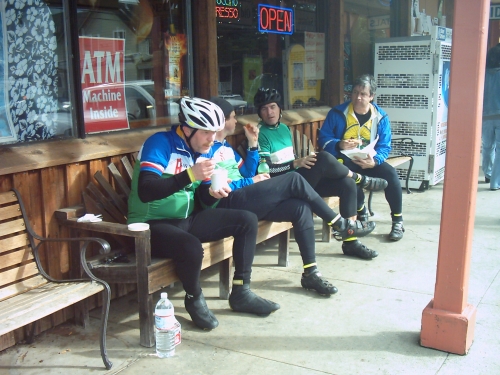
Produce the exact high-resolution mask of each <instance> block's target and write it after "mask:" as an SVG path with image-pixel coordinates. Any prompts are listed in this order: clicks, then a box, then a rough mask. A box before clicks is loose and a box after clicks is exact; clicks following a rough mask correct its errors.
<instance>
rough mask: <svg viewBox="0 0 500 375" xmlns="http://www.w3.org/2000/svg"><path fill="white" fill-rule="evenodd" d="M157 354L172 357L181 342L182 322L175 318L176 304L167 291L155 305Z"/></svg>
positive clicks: (161, 356) (162, 356)
mask: <svg viewBox="0 0 500 375" xmlns="http://www.w3.org/2000/svg"><path fill="white" fill-rule="evenodd" d="M155 335H156V355H157V356H158V357H160V358H168V357H172V356H173V355H174V354H175V347H176V346H177V345H179V344H180V343H181V324H180V323H179V322H178V321H177V319H175V316H174V306H173V305H172V302H170V300H169V299H168V294H167V293H162V294H161V298H160V300H159V301H158V303H157V304H156V307H155Z"/></svg>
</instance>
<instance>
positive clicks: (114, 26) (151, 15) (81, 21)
mask: <svg viewBox="0 0 500 375" xmlns="http://www.w3.org/2000/svg"><path fill="white" fill-rule="evenodd" d="M183 15H184V6H183V2H182V1H180V0H175V1H173V0H141V1H137V0H101V1H95V0H79V1H78V35H79V37H80V38H79V39H80V55H81V56H80V57H81V58H82V59H84V60H82V61H81V69H82V72H81V73H82V88H83V90H84V92H85V90H91V91H96V92H98V93H99V92H101V91H102V89H103V88H104V87H105V88H106V89H108V88H109V87H110V86H111V88H110V90H111V91H112V92H114V93H120V94H121V95H120V97H119V99H116V98H117V97H116V96H115V97H114V99H115V100H110V101H108V102H104V101H101V102H97V101H95V102H85V95H84V103H83V106H84V116H85V119H86V120H85V128H86V132H87V133H89V132H99V131H109V130H120V129H127V128H139V127H144V126H160V125H161V126H163V125H169V124H171V123H176V122H178V116H177V114H178V105H177V103H176V101H177V99H178V98H180V97H181V96H182V95H189V94H190V92H189V79H188V77H189V74H188V69H189V66H188V62H187V46H188V41H187V36H186V30H185V22H184V17H183ZM84 39H85V40H86V44H85V45H83V43H82V41H83V40H84ZM113 40H115V41H116V44H115V45H108V44H106V43H107V42H108V41H113ZM122 42H123V46H121V45H120V43H122ZM85 53H87V59H88V58H89V56H90V60H88V61H90V62H88V61H87V60H85ZM89 65H91V66H92V68H91V69H94V70H95V72H94V73H95V77H96V79H95V81H92V80H91V79H90V78H91V77H90V74H89V71H88V69H89ZM86 69H87V70H86ZM99 69H101V76H100V80H99V79H97V76H98V73H99ZM117 70H119V71H120V73H121V71H122V70H123V77H122V76H120V75H119V74H118V73H117ZM113 74H114V75H113ZM106 80H107V81H106ZM91 108H92V111H95V110H96V108H98V110H99V111H104V112H103V113H104V114H103V116H104V117H106V118H105V119H102V121H101V119H96V118H95V117H94V118H91V117H90V116H89V113H90V109H91ZM110 108H112V111H111V112H109V109H110ZM115 110H116V111H115ZM106 111H108V112H109V113H108V112H106ZM92 113H94V112H92ZM108 115H109V116H111V118H108V117H107V116H108ZM92 121H93V122H92ZM106 121H107V122H108V123H106V124H104V122H106ZM109 121H114V122H115V125H113V126H111V125H110V124H109Z"/></svg>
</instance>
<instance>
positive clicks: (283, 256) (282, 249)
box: [278, 229, 290, 267]
mask: <svg viewBox="0 0 500 375" xmlns="http://www.w3.org/2000/svg"><path fill="white" fill-rule="evenodd" d="M278 236H279V245H278V266H281V267H288V262H289V260H288V245H289V243H290V229H289V230H287V231H285V232H283V233H280V234H278Z"/></svg>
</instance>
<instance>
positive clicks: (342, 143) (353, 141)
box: [339, 139, 361, 150]
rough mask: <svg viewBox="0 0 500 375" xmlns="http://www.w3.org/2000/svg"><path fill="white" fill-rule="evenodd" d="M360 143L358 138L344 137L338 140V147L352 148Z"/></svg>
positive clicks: (343, 148) (342, 148)
mask: <svg viewBox="0 0 500 375" xmlns="http://www.w3.org/2000/svg"><path fill="white" fill-rule="evenodd" d="M360 143H361V140H360V139H344V140H342V141H340V142H339V148H340V149H341V150H352V149H353V148H356V147H359V145H360Z"/></svg>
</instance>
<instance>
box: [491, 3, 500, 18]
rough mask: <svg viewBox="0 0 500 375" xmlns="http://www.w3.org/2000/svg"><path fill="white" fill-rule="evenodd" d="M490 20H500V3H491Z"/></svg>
mask: <svg viewBox="0 0 500 375" xmlns="http://www.w3.org/2000/svg"><path fill="white" fill-rule="evenodd" d="M490 20H500V4H497V5H490Z"/></svg>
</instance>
